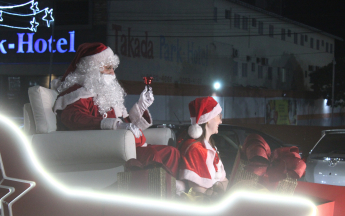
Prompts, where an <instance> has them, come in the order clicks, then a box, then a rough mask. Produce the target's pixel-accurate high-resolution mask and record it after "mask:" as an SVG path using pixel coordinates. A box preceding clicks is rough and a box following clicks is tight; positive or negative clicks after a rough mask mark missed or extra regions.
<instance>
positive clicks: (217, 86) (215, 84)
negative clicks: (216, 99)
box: [213, 82, 221, 90]
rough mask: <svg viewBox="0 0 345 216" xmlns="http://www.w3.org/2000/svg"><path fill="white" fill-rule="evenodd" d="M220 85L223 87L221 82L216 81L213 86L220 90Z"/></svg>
mask: <svg viewBox="0 0 345 216" xmlns="http://www.w3.org/2000/svg"><path fill="white" fill-rule="evenodd" d="M220 87H221V85H220V83H219V82H215V83H214V84H213V88H214V89H215V90H219V89H220Z"/></svg>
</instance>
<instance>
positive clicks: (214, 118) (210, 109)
mask: <svg viewBox="0 0 345 216" xmlns="http://www.w3.org/2000/svg"><path fill="white" fill-rule="evenodd" d="M189 112H190V116H191V122H192V125H191V126H190V127H189V128H188V135H189V138H188V139H186V140H185V141H184V142H183V143H182V145H181V146H180V148H179V149H180V153H181V164H180V170H179V178H180V180H185V181H186V182H187V183H188V186H189V187H191V188H192V190H193V191H195V192H199V193H205V194H207V195H215V194H217V193H218V194H219V193H221V192H224V191H225V190H226V187H227V183H228V180H227V179H226V174H225V170H224V166H223V163H222V161H221V160H220V158H219V155H218V152H217V148H216V146H215V144H214V142H213V140H212V138H211V135H212V134H216V133H218V125H219V124H221V123H222V117H221V112H222V108H221V107H220V105H219V104H218V103H217V101H215V100H214V99H213V98H212V97H202V98H197V99H195V100H193V101H192V102H190V103H189Z"/></svg>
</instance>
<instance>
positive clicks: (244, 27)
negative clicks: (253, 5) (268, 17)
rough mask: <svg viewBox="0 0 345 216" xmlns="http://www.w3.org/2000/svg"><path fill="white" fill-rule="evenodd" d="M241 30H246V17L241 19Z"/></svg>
mask: <svg viewBox="0 0 345 216" xmlns="http://www.w3.org/2000/svg"><path fill="white" fill-rule="evenodd" d="M242 28H243V29H244V30H248V17H245V16H244V17H243V18H242Z"/></svg>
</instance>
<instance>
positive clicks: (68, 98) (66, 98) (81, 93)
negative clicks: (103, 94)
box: [53, 87, 96, 113]
mask: <svg viewBox="0 0 345 216" xmlns="http://www.w3.org/2000/svg"><path fill="white" fill-rule="evenodd" d="M94 96H96V94H95V93H91V92H89V91H87V90H86V88H84V87H81V88H78V89H77V90H75V91H73V92H71V93H68V94H65V95H63V96H60V97H58V98H57V99H56V101H55V104H54V107H53V110H54V113H56V111H57V110H64V109H65V108H66V107H67V106H68V105H70V104H72V103H74V102H76V101H77V100H79V99H81V98H90V97H94Z"/></svg>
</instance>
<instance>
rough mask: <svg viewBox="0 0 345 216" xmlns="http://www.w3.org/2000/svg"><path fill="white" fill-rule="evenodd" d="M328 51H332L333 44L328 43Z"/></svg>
mask: <svg viewBox="0 0 345 216" xmlns="http://www.w3.org/2000/svg"><path fill="white" fill-rule="evenodd" d="M329 52H330V53H333V44H330V45H329Z"/></svg>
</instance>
